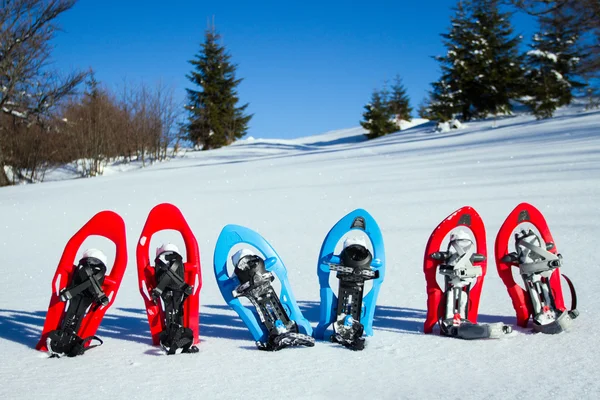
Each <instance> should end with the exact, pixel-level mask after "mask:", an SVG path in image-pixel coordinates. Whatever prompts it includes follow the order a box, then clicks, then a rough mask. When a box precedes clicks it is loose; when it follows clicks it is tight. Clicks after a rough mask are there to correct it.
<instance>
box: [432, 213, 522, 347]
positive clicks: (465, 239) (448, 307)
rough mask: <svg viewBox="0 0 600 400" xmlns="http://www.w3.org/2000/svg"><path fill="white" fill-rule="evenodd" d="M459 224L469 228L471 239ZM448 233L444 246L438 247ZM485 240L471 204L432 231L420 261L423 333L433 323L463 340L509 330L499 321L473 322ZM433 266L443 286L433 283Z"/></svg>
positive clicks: (478, 295) (484, 268)
mask: <svg viewBox="0 0 600 400" xmlns="http://www.w3.org/2000/svg"><path fill="white" fill-rule="evenodd" d="M462 227H464V228H468V229H469V230H471V232H472V233H473V236H474V239H475V241H473V238H472V237H471V235H469V233H468V232H467V231H466V229H464V228H462ZM457 228H458V229H457ZM451 231H452V233H451ZM449 233H450V237H449V243H448V247H447V250H445V251H440V250H439V248H440V246H441V244H442V241H443V240H444V238H445V237H446V236H447V235H448V234H449ZM485 243H486V242H485V228H484V226H483V221H482V220H481V218H480V217H479V215H478V214H477V212H476V211H475V210H474V209H472V208H471V207H463V208H461V209H459V210H458V211H456V212H455V213H453V214H451V215H450V216H449V217H448V218H446V219H445V220H444V221H443V222H442V223H441V224H440V225H438V227H437V228H436V229H435V230H434V231H433V233H432V234H431V237H430V238H429V243H428V244H427V249H426V250H425V261H424V271H425V277H426V280H427V293H428V301H427V319H426V321H425V326H424V332H425V333H432V332H433V326H434V325H435V324H436V323H439V325H440V333H441V334H442V335H444V336H450V337H456V338H460V339H466V340H473V339H487V338H499V337H501V336H502V335H503V334H506V333H510V332H512V328H511V327H509V326H507V325H504V324H502V323H494V324H478V323H477V314H478V308H479V297H480V295H481V288H482V285H483V279H484V277H485V273H486V266H487V258H486V244H485ZM436 270H438V271H439V274H440V275H442V276H443V277H444V289H443V290H442V289H441V288H440V286H439V285H438V283H437V280H436Z"/></svg>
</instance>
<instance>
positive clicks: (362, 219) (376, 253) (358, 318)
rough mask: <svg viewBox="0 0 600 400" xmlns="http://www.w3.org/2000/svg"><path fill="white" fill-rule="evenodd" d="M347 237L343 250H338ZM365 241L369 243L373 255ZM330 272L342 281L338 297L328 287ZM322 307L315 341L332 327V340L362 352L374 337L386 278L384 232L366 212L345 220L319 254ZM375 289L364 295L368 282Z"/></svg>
mask: <svg viewBox="0 0 600 400" xmlns="http://www.w3.org/2000/svg"><path fill="white" fill-rule="evenodd" d="M344 236H346V237H347V239H346V240H345V241H344V244H343V249H342V251H341V252H340V253H339V254H337V255H336V254H335V250H336V247H337V245H338V243H339V242H340V241H341V240H342V238H343V237H344ZM365 237H368V239H369V240H370V242H371V244H372V247H373V253H371V250H369V248H368V246H367V242H366V240H365ZM331 272H335V273H336V278H337V279H338V280H339V287H338V293H337V295H336V294H334V292H333V289H332V288H331V285H330V283H329V277H330V274H331ZM317 275H318V276H319V285H320V287H321V289H320V295H321V306H320V318H319V324H318V326H317V328H316V329H315V338H317V339H320V340H323V339H324V338H325V332H326V330H327V329H328V328H329V326H331V325H332V327H333V334H332V335H331V336H330V337H329V340H330V341H332V342H335V343H340V344H342V345H344V346H345V347H348V348H350V349H352V350H362V349H363V348H364V345H365V339H364V337H363V334H364V335H366V336H372V335H373V317H374V315H375V306H376V303H377V295H378V294H379V288H380V286H381V283H382V282H383V278H384V276H385V249H384V245H383V237H382V235H381V230H380V229H379V226H378V225H377V222H375V219H373V217H372V216H371V215H370V214H369V213H368V212H367V211H365V210H362V209H358V210H355V211H352V212H351V213H350V214H348V215H346V216H345V217H344V218H342V219H341V220H340V221H338V223H336V224H335V225H334V226H333V228H331V230H330V231H329V233H328V234H327V236H326V237H325V240H324V242H323V245H322V246H321V252H320V254H319V261H318V265H317ZM367 281H372V282H373V286H372V288H371V290H370V291H369V292H368V293H366V294H365V293H364V286H365V282H367Z"/></svg>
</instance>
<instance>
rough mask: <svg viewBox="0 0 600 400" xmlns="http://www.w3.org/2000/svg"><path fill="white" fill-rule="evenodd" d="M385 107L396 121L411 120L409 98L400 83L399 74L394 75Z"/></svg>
mask: <svg viewBox="0 0 600 400" xmlns="http://www.w3.org/2000/svg"><path fill="white" fill-rule="evenodd" d="M387 107H388V109H389V112H390V114H391V115H392V117H393V118H395V119H396V120H397V121H400V120H404V121H410V120H411V118H412V117H411V113H412V108H411V107H410V98H409V97H408V94H406V88H405V87H404V85H403V84H402V79H401V78H400V76H398V75H397V76H396V78H395V80H394V84H393V85H392V87H391V92H390V94H389V98H388V99H387Z"/></svg>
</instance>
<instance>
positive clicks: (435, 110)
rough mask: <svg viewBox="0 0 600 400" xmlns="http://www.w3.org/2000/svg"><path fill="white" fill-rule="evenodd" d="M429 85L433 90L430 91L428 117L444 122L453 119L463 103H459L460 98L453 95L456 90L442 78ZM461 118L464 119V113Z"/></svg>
mask: <svg viewBox="0 0 600 400" xmlns="http://www.w3.org/2000/svg"><path fill="white" fill-rule="evenodd" d="M431 86H432V87H433V91H432V92H431V93H430V103H429V110H428V113H429V118H428V119H431V120H433V121H438V122H446V121H449V120H451V119H453V118H454V115H455V114H456V113H457V112H458V110H459V108H460V107H461V105H463V103H459V102H460V101H461V100H462V99H461V98H459V96H455V94H456V92H454V91H453V90H452V87H451V85H450V84H449V83H447V82H446V80H445V79H444V78H442V79H440V80H439V81H438V82H434V83H432V84H431ZM467 111H468V108H467ZM467 115H470V114H467ZM463 119H465V116H464V114H463ZM466 120H468V119H466Z"/></svg>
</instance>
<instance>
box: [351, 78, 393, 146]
mask: <svg viewBox="0 0 600 400" xmlns="http://www.w3.org/2000/svg"><path fill="white" fill-rule="evenodd" d="M386 100H387V99H386V94H385V90H384V91H383V92H382V91H378V90H375V91H373V94H372V96H371V102H370V103H369V104H367V105H366V106H365V112H364V113H363V118H364V121H361V123H360V125H361V126H362V127H363V128H365V129H366V130H367V131H369V133H367V134H366V136H367V138H369V139H374V138H378V137H380V136H384V135H387V134H388V133H393V132H396V131H398V126H397V125H396V124H395V123H394V122H393V121H392V119H391V118H392V115H391V114H390V111H389V108H388V107H387V104H386Z"/></svg>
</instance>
